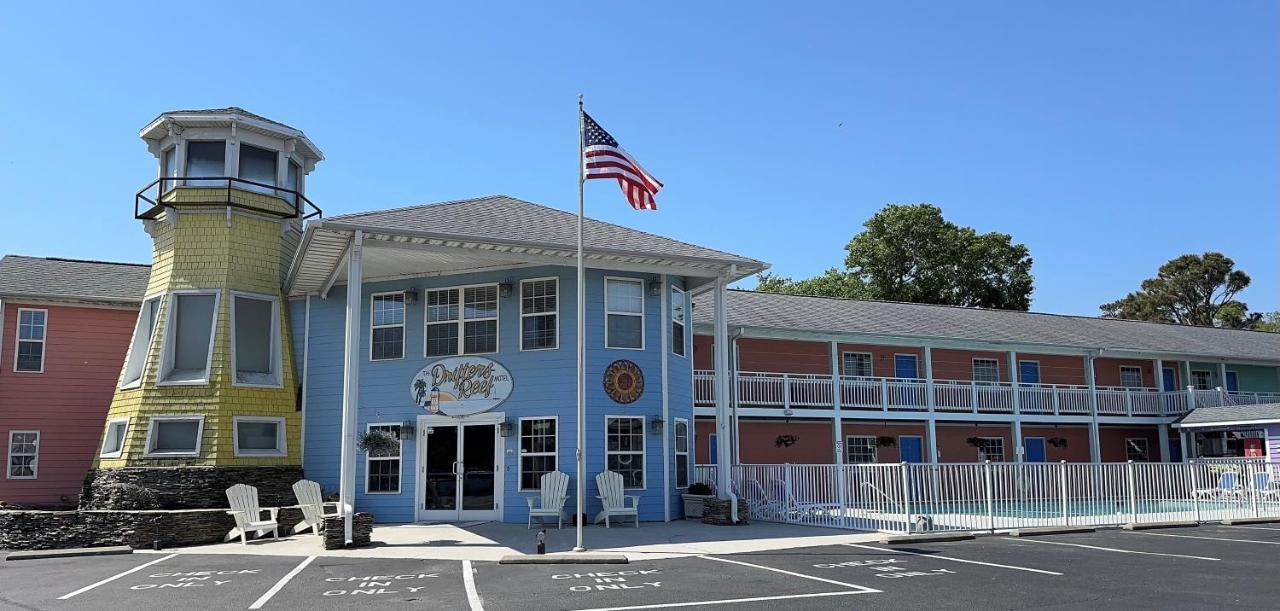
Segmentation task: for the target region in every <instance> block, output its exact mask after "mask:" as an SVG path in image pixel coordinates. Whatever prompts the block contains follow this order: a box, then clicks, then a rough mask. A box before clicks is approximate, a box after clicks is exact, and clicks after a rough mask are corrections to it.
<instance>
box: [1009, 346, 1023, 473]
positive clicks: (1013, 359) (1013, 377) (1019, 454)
mask: <svg viewBox="0 0 1280 611" xmlns="http://www.w3.org/2000/svg"><path fill="white" fill-rule="evenodd" d="M1006 358H1007V360H1008V361H1009V382H1010V386H1011V387H1012V391H1013V394H1012V401H1013V426H1012V427H1011V428H1012V429H1013V460H1014V462H1023V461H1024V459H1025V457H1024V456H1023V454H1025V453H1026V448H1023V447H1022V396H1021V395H1022V393H1021V392H1019V384H1021V383H1022V380H1021V377H1022V376H1021V375H1019V374H1020V373H1021V372H1020V371H1018V353H1017V352H1014V351H1013V350H1010V351H1009V353H1008V354H1007V355H1006Z"/></svg>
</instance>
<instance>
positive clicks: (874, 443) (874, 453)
mask: <svg viewBox="0 0 1280 611" xmlns="http://www.w3.org/2000/svg"><path fill="white" fill-rule="evenodd" d="M854 439H870V440H871V459H872V460H871V461H870V462H867V461H855V460H852V459H851V458H850V457H849V452H850V450H852V449H853V444H852V443H850V441H852V440H854ZM878 441H879V440H878V439H877V437H876V436H875V435H845V436H844V462H845V464H848V465H874V464H876V463H879V462H880V446H879V444H878Z"/></svg>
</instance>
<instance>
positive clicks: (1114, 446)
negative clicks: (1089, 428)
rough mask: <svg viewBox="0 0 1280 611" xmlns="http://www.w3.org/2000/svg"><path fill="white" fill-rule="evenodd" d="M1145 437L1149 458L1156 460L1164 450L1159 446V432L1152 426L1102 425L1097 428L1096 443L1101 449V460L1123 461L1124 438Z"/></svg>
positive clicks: (1124, 458)
mask: <svg viewBox="0 0 1280 611" xmlns="http://www.w3.org/2000/svg"><path fill="white" fill-rule="evenodd" d="M1129 437H1145V438H1146V439H1147V447H1148V448H1150V449H1151V456H1150V458H1151V460H1152V461H1158V460H1160V456H1161V455H1162V454H1163V453H1164V452H1165V451H1166V449H1165V448H1162V447H1160V433H1159V430H1158V429H1157V427H1154V426H1116V427H1111V426H1104V427H1100V428H1099V429H1098V443H1099V446H1100V447H1101V449H1102V462H1124V461H1125V460H1126V457H1125V445H1124V444H1125V439H1126V438H1129Z"/></svg>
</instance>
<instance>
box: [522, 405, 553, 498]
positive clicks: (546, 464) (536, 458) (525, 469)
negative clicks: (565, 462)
mask: <svg viewBox="0 0 1280 611" xmlns="http://www.w3.org/2000/svg"><path fill="white" fill-rule="evenodd" d="M556 447H557V444H556V419H555V418H521V419H520V489H521V490H541V489H542V476H544V475H546V474H548V473H551V472H552V471H555V470H556Z"/></svg>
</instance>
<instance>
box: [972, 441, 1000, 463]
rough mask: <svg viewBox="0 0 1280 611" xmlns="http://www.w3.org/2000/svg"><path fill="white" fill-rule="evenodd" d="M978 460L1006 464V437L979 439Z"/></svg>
mask: <svg viewBox="0 0 1280 611" xmlns="http://www.w3.org/2000/svg"><path fill="white" fill-rule="evenodd" d="M977 439H978V460H979V461H988V460H989V461H991V462H1004V437H978V438H977Z"/></svg>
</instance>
